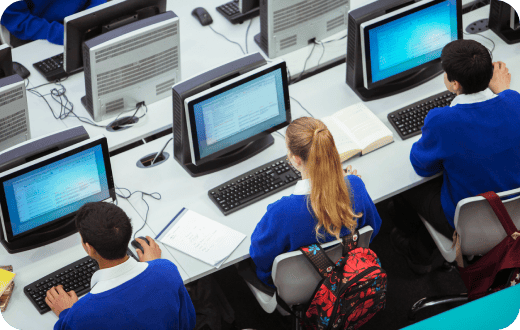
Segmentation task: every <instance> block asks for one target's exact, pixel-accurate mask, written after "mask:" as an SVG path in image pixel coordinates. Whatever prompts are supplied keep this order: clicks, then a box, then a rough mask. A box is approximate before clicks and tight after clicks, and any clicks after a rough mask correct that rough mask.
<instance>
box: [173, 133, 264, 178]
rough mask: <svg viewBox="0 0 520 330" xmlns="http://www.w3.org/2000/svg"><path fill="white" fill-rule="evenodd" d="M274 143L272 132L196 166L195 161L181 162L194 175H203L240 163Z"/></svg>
mask: <svg viewBox="0 0 520 330" xmlns="http://www.w3.org/2000/svg"><path fill="white" fill-rule="evenodd" d="M273 143H274V138H273V136H272V135H271V134H268V135H266V136H263V137H261V138H259V139H258V140H255V141H252V142H250V143H249V144H247V145H245V146H243V147H241V148H238V149H237V150H233V151H231V152H229V153H227V154H225V155H222V156H220V157H218V158H217V159H214V160H212V161H209V162H207V163H204V164H201V165H198V166H195V165H193V163H188V164H181V165H182V167H184V169H185V170H186V171H187V172H188V173H189V174H190V175H191V176H192V177H197V176H202V175H206V174H210V173H213V172H217V171H220V170H223V169H225V168H228V167H231V166H233V165H235V164H238V163H240V162H242V161H244V160H246V159H248V158H251V157H253V156H254V155H256V154H258V153H260V152H261V151H263V150H265V149H266V148H268V147H270V146H271V145H272V144H273Z"/></svg>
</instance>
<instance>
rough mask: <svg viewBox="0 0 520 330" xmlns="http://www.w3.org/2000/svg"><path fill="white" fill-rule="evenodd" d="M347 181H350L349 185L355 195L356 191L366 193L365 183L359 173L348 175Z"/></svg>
mask: <svg viewBox="0 0 520 330" xmlns="http://www.w3.org/2000/svg"><path fill="white" fill-rule="evenodd" d="M345 181H348V182H347V185H348V186H350V189H351V190H352V193H353V194H354V195H356V193H358V194H359V193H363V194H364V193H366V187H365V183H364V182H363V180H361V178H360V177H358V176H357V175H347V176H346V180H345Z"/></svg>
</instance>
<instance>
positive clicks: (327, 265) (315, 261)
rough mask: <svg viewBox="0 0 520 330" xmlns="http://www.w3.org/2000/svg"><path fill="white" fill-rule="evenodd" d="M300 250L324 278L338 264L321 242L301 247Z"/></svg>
mask: <svg viewBox="0 0 520 330" xmlns="http://www.w3.org/2000/svg"><path fill="white" fill-rule="evenodd" d="M299 250H300V251H301V252H302V253H303V255H304V256H306V257H307V259H308V260H309V261H310V262H311V264H312V265H313V266H314V269H316V271H317V272H318V274H320V276H321V277H322V278H325V277H328V276H329V274H330V273H331V272H332V270H333V269H334V267H335V266H336V264H334V262H333V261H332V260H330V258H329V256H328V255H327V253H325V251H324V250H323V248H322V247H321V245H320V244H319V243H315V244H311V245H309V246H305V247H301V248H300V249H299Z"/></svg>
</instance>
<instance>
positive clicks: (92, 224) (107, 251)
mask: <svg viewBox="0 0 520 330" xmlns="http://www.w3.org/2000/svg"><path fill="white" fill-rule="evenodd" d="M75 221H76V228H78V231H79V234H80V235H81V238H83V242H84V243H88V244H90V245H91V246H92V247H94V249H96V251H97V253H98V254H99V255H100V256H101V257H103V258H105V259H107V260H117V259H121V258H123V257H124V256H125V255H126V249H127V248H128V243H129V242H130V238H131V237H132V223H131V222H130V218H128V216H127V215H126V213H125V212H124V211H123V210H121V209H120V208H119V207H118V206H116V205H114V204H110V203H106V202H94V203H87V204H85V205H83V206H82V207H81V208H80V209H79V210H78V212H77V213H76V217H75Z"/></svg>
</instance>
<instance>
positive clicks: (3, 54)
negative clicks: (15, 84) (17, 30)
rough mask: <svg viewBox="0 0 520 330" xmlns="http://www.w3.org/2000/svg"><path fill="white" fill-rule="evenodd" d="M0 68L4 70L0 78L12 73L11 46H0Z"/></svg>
mask: <svg viewBox="0 0 520 330" xmlns="http://www.w3.org/2000/svg"><path fill="white" fill-rule="evenodd" d="M0 69H1V70H2V71H3V72H4V75H3V76H2V75H0V79H2V78H6V77H9V76H12V75H14V70H13V56H12V53H11V47H9V46H7V45H4V46H3V47H1V46H0Z"/></svg>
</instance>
